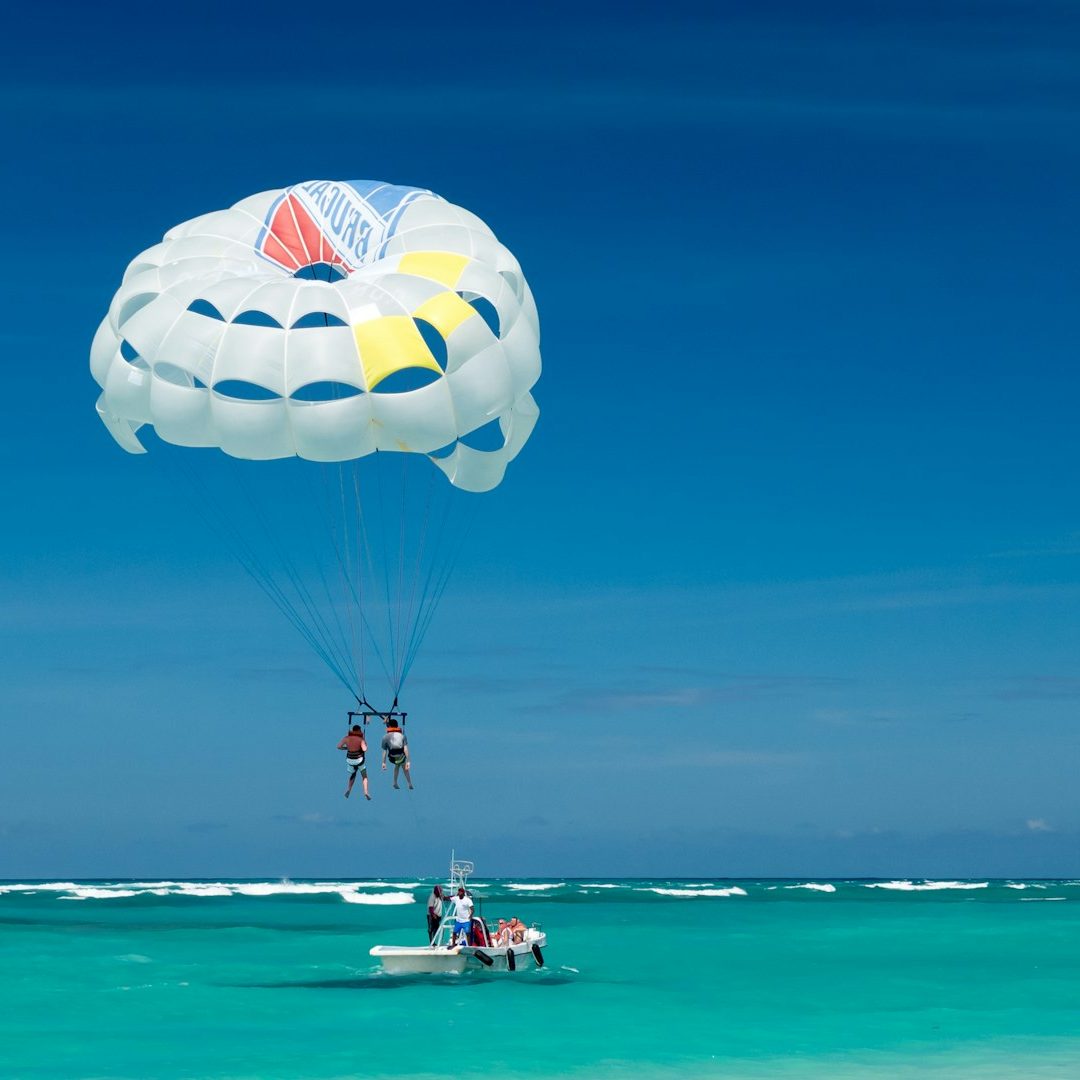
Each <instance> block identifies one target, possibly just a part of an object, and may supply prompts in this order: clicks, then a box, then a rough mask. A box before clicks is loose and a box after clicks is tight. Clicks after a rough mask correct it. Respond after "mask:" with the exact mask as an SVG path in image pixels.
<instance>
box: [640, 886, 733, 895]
mask: <svg viewBox="0 0 1080 1080" xmlns="http://www.w3.org/2000/svg"><path fill="white" fill-rule="evenodd" d="M635 892H651V893H656V894H657V895H659V896H745V895H746V890H745V889H740V888H739V886H738V885H732V886H731V888H730V889H665V888H661V887H660V886H659V885H650V886H648V887H647V888H643V889H635Z"/></svg>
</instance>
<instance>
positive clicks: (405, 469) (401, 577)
mask: <svg viewBox="0 0 1080 1080" xmlns="http://www.w3.org/2000/svg"><path fill="white" fill-rule="evenodd" d="M408 478H409V461H408V458H407V457H406V456H405V455H404V454H402V455H401V514H400V518H401V520H400V523H399V526H398V560H397V562H398V587H397V625H398V630H399V632H400V633H401V634H402V635H407V634H408V631H409V628H408V627H407V626H406V625H405V624H404V623H403V622H402V621H401V620H402V616H403V614H404V613H403V611H402V607H403V605H404V602H405V514H406V505H407V504H406V499H405V495H406V492H407V491H408ZM404 662H405V652H404V650H402V651H401V653H400V655H399V656H398V657H397V658H396V664H395V667H394V697H395V698H397V696H398V694H399V693H400V692H401V665H402V664H403V663H404Z"/></svg>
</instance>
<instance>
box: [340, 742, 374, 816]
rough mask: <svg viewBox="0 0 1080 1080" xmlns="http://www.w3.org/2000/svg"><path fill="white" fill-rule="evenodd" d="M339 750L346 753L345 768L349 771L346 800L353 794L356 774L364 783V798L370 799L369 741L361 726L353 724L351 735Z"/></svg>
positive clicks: (341, 743) (341, 744)
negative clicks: (366, 761)
mask: <svg viewBox="0 0 1080 1080" xmlns="http://www.w3.org/2000/svg"><path fill="white" fill-rule="evenodd" d="M337 748H338V749H339V750H344V751H345V767H346V768H347V769H348V770H349V786H348V787H347V788H346V789H345V798H346V799H347V798H348V797H349V796H350V795H351V794H352V789H353V784H355V783H356V774H357V773H359V774H360V778H361V780H363V782H364V798H365V799H370V798H371V795H370V794H369V793H368V782H367V765H366V764H365V763H364V762H365V755H366V754H367V740H366V739H365V738H364V729H363V728H362V727H360V725H359V724H353V726H352V729H351V730H350V731H349V734H348V735H346V736H345V738H344V739H342V740H341V742H339V743H338V744H337Z"/></svg>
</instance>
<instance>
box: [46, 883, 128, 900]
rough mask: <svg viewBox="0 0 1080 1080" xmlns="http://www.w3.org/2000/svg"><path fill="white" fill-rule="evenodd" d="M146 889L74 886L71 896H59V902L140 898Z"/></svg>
mask: <svg viewBox="0 0 1080 1080" xmlns="http://www.w3.org/2000/svg"><path fill="white" fill-rule="evenodd" d="M146 892H147V890H146V889H117V888H111V889H94V888H90V887H85V888H84V887H79V886H76V887H75V888H73V889H72V890H71V896H61V897H59V899H60V900H113V899H116V898H119V897H124V896H142V895H144V894H145V893H146Z"/></svg>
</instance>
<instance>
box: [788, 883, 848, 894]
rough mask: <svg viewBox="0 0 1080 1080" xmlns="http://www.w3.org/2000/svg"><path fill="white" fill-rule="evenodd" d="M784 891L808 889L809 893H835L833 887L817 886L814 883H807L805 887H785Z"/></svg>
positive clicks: (834, 887) (825, 884)
mask: <svg viewBox="0 0 1080 1080" xmlns="http://www.w3.org/2000/svg"><path fill="white" fill-rule="evenodd" d="M784 888H785V889H810V891H811V892H836V886H835V885H829V884H828V883H823V884H820V885H819V884H818V883H817V882H815V881H808V882H806V884H805V885H785V886H784Z"/></svg>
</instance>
